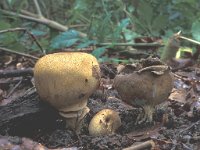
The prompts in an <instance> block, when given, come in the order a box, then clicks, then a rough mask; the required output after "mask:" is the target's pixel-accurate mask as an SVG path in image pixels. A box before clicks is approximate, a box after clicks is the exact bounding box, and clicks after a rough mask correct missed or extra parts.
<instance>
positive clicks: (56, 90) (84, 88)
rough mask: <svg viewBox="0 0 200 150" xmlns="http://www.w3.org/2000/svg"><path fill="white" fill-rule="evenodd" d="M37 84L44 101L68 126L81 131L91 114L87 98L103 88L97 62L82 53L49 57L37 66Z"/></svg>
mask: <svg viewBox="0 0 200 150" xmlns="http://www.w3.org/2000/svg"><path fill="white" fill-rule="evenodd" d="M34 80H35V87H36V89H37V92H38V94H39V96H40V98H41V100H43V101H45V102H48V103H49V104H51V105H52V106H53V107H55V108H56V109H57V110H58V111H59V113H60V115H62V116H63V117H65V118H66V124H67V125H68V126H69V127H71V128H72V129H74V130H76V131H78V130H79V129H80V127H81V122H82V120H83V118H84V116H85V115H86V114H87V113H88V112H89V108H88V107H87V101H88V98H89V96H90V95H91V94H92V93H93V92H94V91H95V90H96V89H97V87H98V86H99V84H100V68H99V64H98V62H97V60H96V58H95V57H93V56H92V55H90V54H87V53H81V52H60V53H54V54H49V55H46V56H44V57H42V58H40V59H39V60H38V62H37V63H36V65H35V68H34Z"/></svg>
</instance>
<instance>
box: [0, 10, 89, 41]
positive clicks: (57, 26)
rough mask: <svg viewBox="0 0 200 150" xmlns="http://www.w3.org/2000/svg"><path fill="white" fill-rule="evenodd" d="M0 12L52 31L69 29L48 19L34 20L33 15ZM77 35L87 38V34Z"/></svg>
mask: <svg viewBox="0 0 200 150" xmlns="http://www.w3.org/2000/svg"><path fill="white" fill-rule="evenodd" d="M0 12H2V13H3V14H7V15H11V16H16V17H20V18H23V19H27V20H30V21H34V22H39V23H41V24H44V25H47V26H49V27H51V28H53V29H56V30H59V31H67V30H68V29H69V28H68V27H67V26H64V25H62V24H60V23H58V22H56V21H53V20H50V19H47V18H44V17H43V18H38V17H37V18H36V17H33V15H32V16H27V15H23V14H18V13H15V12H12V11H7V10H3V9H0ZM78 33H79V36H80V37H86V36H87V34H85V33H82V32H78Z"/></svg>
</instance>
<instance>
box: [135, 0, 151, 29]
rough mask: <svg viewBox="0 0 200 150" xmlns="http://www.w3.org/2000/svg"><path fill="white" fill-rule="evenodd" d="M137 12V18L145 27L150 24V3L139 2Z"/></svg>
mask: <svg viewBox="0 0 200 150" xmlns="http://www.w3.org/2000/svg"><path fill="white" fill-rule="evenodd" d="M137 12H138V15H139V17H138V18H140V19H142V20H143V21H144V23H146V24H147V25H150V24H151V21H152V18H153V7H152V6H151V5H150V3H148V2H145V1H140V4H139V7H138V10H137Z"/></svg>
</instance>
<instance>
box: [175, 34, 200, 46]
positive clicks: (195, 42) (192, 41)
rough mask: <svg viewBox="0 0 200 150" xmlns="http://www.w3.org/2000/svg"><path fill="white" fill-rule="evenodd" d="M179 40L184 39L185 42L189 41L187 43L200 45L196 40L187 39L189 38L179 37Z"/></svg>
mask: <svg viewBox="0 0 200 150" xmlns="http://www.w3.org/2000/svg"><path fill="white" fill-rule="evenodd" d="M179 38H180V39H183V40H187V41H189V42H191V43H194V44H197V45H200V42H198V41H195V40H193V39H190V38H187V37H184V36H179Z"/></svg>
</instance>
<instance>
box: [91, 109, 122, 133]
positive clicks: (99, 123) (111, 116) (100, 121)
mask: <svg viewBox="0 0 200 150" xmlns="http://www.w3.org/2000/svg"><path fill="white" fill-rule="evenodd" d="M120 126H121V119H120V117H119V114H118V113H117V112H116V111H114V110H112V109H103V110H101V111H99V112H98V113H97V114H96V115H95V116H94V117H93V118H92V120H91V121H90V124H89V128H88V130H89V134H90V135H92V136H100V135H108V134H111V133H115V131H116V130H117V129H118V128H119V127H120Z"/></svg>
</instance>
